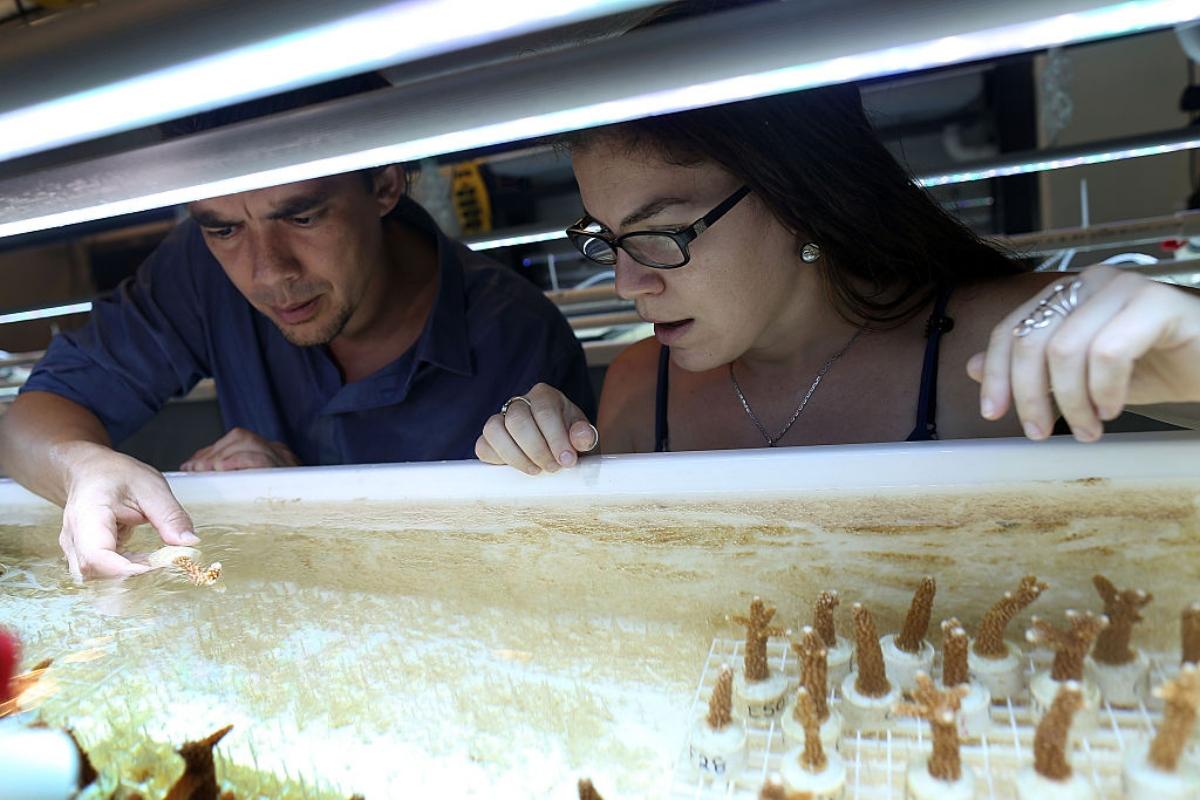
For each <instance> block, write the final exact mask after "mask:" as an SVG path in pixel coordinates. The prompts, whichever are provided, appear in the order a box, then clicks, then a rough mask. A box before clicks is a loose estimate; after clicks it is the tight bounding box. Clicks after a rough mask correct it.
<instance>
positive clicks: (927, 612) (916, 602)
mask: <svg viewBox="0 0 1200 800" xmlns="http://www.w3.org/2000/svg"><path fill="white" fill-rule="evenodd" d="M936 593H937V584H936V583H935V582H934V580H933V578H931V577H929V576H928V575H927V576H925V577H924V578H922V579H921V585H920V586H918V587H917V591H916V592H914V593H913V599H912V604H911V605H910V606H909V607H908V616H906V617H905V618H904V627H903V628H901V629H900V635H899V636H897V637H896V647H897V648H899V649H900V650H903V651H904V652H905V653H919V652H921V642H922V641H924V639H925V634H926V633H927V632H928V631H929V618H930V616H932V614H933V596H934V594H936Z"/></svg>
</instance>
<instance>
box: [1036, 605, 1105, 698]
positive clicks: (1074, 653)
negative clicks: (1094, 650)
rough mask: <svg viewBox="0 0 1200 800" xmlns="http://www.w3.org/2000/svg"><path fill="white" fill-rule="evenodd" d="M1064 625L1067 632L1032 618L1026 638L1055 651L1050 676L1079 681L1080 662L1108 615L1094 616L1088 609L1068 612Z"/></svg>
mask: <svg viewBox="0 0 1200 800" xmlns="http://www.w3.org/2000/svg"><path fill="white" fill-rule="evenodd" d="M1067 625H1068V629H1067V630H1066V631H1060V630H1058V629H1057V628H1055V627H1054V626H1053V625H1051V624H1050V623H1049V622H1046V621H1045V620H1042V619H1038V618H1037V617H1034V618H1033V627H1032V628H1030V629H1029V630H1028V631H1026V632H1025V638H1026V639H1028V640H1029V641H1030V642H1032V643H1033V644H1040V645H1044V646H1046V647H1048V648H1050V649H1051V650H1053V651H1054V666H1053V667H1051V669H1050V677H1051V678H1053V679H1054V680H1056V681H1059V682H1062V681H1082V680H1083V661H1084V659H1085V658H1086V657H1087V654H1088V650H1089V649H1091V646H1092V642H1094V641H1095V640H1096V637H1097V636H1098V635H1099V634H1100V631H1102V630H1104V628H1105V627H1106V626H1107V625H1108V617H1105V616H1103V615H1101V616H1096V615H1095V614H1093V613H1092V612H1090V611H1087V612H1084V613H1082V614H1081V613H1079V612H1078V611H1067Z"/></svg>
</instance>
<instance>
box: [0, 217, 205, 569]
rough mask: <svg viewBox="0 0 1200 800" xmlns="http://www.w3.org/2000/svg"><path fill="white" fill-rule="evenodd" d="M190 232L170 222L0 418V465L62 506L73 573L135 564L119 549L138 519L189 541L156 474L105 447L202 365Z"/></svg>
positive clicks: (169, 538)
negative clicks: (128, 276) (130, 274)
mask: <svg viewBox="0 0 1200 800" xmlns="http://www.w3.org/2000/svg"><path fill="white" fill-rule="evenodd" d="M188 234H189V231H188V230H187V229H186V228H180V229H176V231H175V232H173V233H172V234H171V235H170V236H168V238H167V239H166V240H165V241H164V242H163V243H162V244H161V245H160V246H159V248H158V249H157V250H156V251H155V253H154V254H153V255H152V256H151V257H150V258H149V259H148V260H147V261H146V263H144V264H143V265H142V266H141V268H139V270H138V273H137V275H136V276H135V278H134V279H133V280H130V281H127V282H125V283H124V284H123V285H122V286H121V288H120V289H119V291H118V292H117V293H116V295H115V296H114V297H112V298H109V299H106V300H103V301H99V302H97V303H95V304H94V305H93V308H92V315H91V318H90V319H89V321H88V324H87V325H86V326H84V327H83V328H81V329H79V330H77V331H72V332H70V333H67V334H60V335H59V336H57V337H55V340H54V341H53V342H51V344H50V347H49V348H48V349H47V351H46V355H45V356H44V357H43V358H42V360H41V361H39V362H38V364H37V366H36V367H34V370H33V373H32V374H31V375H30V376H29V379H28V380H27V381H26V384H25V387H24V388H23V390H22V393H21V395H20V396H19V397H18V398H17V399H16V400H15V401H14V402H13V404H12V406H11V407H10V408H9V410H8V412H7V413H6V414H5V416H4V419H3V420H2V421H0V469H3V470H4V471H5V472H6V474H8V475H10V476H11V477H12V478H14V479H15V480H16V481H17V482H18V483H20V484H22V485H23V486H25V487H26V488H28V489H30V490H31V491H33V492H36V493H37V494H39V495H41V496H43V497H45V498H47V499H48V500H51V501H52V502H54V503H57V504H59V505H61V506H62V507H63V527H62V534H61V535H60V537H59V543H60V545H62V548H63V552H64V554H65V555H66V557H67V562H68V565H69V567H70V569H71V572H72V573H73V574H74V575H75V576H76V577H90V576H100V575H130V574H134V573H137V572H141V571H144V570H145V567H144V566H141V565H138V564H134V563H133V562H131V561H129V560H128V559H126V558H124V557H122V556H121V555H120V554H119V551H120V549H121V546H122V545H123V543H124V540H125V538H126V537H127V536H128V534H129V532H130V531H132V529H133V528H134V527H136V526H137V525H141V524H143V523H150V524H151V525H153V526H154V527H155V528H156V529H157V530H158V533H159V535H160V536H161V537H162V539H163V541H164V542H166V543H168V544H175V545H186V544H194V543H195V542H196V541H197V539H196V538H195V536H194V535H193V534H192V531H191V529H192V523H191V520H190V519H189V518H188V516H187V514H186V513H185V512H184V511H183V509H182V508H181V507H180V506H179V503H178V502H177V501H176V500H175V498H174V496H173V495H172V494H171V490H170V488H169V487H168V485H167V482H166V479H164V478H163V476H162V474H161V473H159V472H158V471H157V470H155V469H153V468H152V467H150V466H148V465H146V464H143V463H142V462H140V461H137V460H136V459H133V458H130V457H129V456H126V455H123V454H121V453H118V452H116V451H114V450H113V449H112V447H111V443H112V441H113V440H114V439H120V438H122V437H124V436H126V435H128V434H130V433H132V432H133V431H135V430H137V429H138V428H139V427H141V425H142V424H144V423H145V421H146V420H148V419H150V417H152V416H153V415H154V414H155V412H157V411H158V409H159V408H161V407H162V405H163V404H165V403H166V401H167V400H168V398H170V397H171V396H172V395H177V394H181V393H183V392H184V391H186V390H187V389H188V388H190V387H191V386H192V385H194V384H195V382H196V381H197V380H198V379H199V378H200V377H202V376H203V374H204V373H205V372H206V371H207V364H206V358H205V356H206V350H205V344H206V341H207V340H206V336H205V332H204V322H203V313H204V311H203V309H204V308H205V302H204V296H203V294H202V292H201V291H200V289H199V285H198V283H197V281H196V276H197V274H199V270H200V269H201V268H202V267H203V266H204V264H203V263H201V262H199V261H198V260H197V259H198V257H203V256H204V253H205V252H206V251H203V252H199V251H198V249H197V246H196V243H195V242H193V241H191V239H189V236H188ZM193 238H194V237H193ZM200 247H202V244H201V245H200Z"/></svg>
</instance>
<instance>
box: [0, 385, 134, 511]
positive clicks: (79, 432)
mask: <svg viewBox="0 0 1200 800" xmlns="http://www.w3.org/2000/svg"><path fill="white" fill-rule="evenodd" d="M111 444H112V443H111V442H110V441H109V439H108V432H107V431H105V430H104V426H103V425H101V424H100V420H99V419H97V418H96V415H95V414H93V413H92V412H91V411H88V410H87V409H86V408H84V407H83V406H81V405H79V404H78V403H75V402H72V401H70V400H68V399H66V398H65V397H59V396H58V395H56V394H51V393H50V392H26V393H24V394H22V395H20V396H19V397H17V399H16V400H14V401H13V402H12V404H11V405H10V406H9V408H8V410H7V411H6V412H5V414H4V417H3V418H2V419H0V470H2V471H3V472H4V474H5V475H7V476H9V477H10V478H12V479H13V480H15V481H16V482H17V483H19V484H21V485H22V486H24V487H25V488H26V489H28V490H30V491H31V492H34V493H35V494H39V495H41V496H42V497H44V498H46V499H47V500H49V501H50V502H52V503H54V504H55V505H58V506H62V505H63V504H65V503H66V502H67V486H68V485H69V482H70V475H71V467H72V465H73V464H74V463H76V462H77V461H78V460H79V459H80V458H83V457H86V456H87V454H88V453H94V452H95V451H97V450H98V449H100V450H105V449H107V450H110V451H111Z"/></svg>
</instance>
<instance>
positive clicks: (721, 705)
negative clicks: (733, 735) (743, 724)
mask: <svg viewBox="0 0 1200 800" xmlns="http://www.w3.org/2000/svg"><path fill="white" fill-rule="evenodd" d="M705 719H706V720H707V721H708V727H710V728H712V729H713V730H715V731H719V730H722V729H724V727H725V726H726V725H728V724H729V723H730V722H732V721H733V670H732V669H730V668H729V666H728V665H722V666H721V672H720V674H719V675H717V685H716V686H714V687H713V692H712V696H711V697H710V698H709V699H708V716H707V717H706V718H705Z"/></svg>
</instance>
